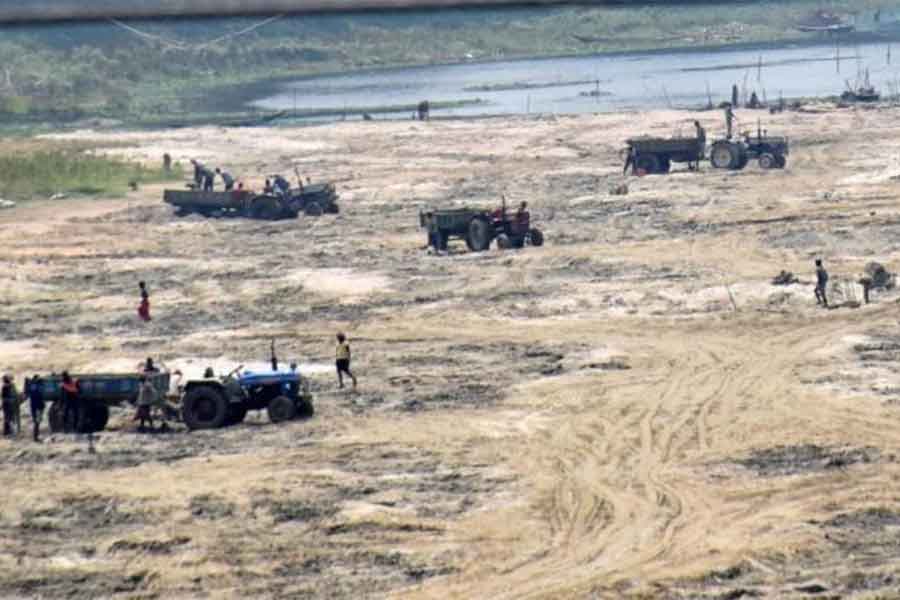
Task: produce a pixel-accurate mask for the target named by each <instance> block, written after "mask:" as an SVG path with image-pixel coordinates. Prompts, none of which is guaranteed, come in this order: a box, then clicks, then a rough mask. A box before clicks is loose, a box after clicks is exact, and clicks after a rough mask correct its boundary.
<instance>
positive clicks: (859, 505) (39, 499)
mask: <svg viewBox="0 0 900 600" xmlns="http://www.w3.org/2000/svg"><path fill="white" fill-rule="evenodd" d="M823 111H824V112H823V113H822V114H811V113H786V114H783V115H778V116H773V117H771V122H770V123H769V124H768V126H769V129H770V130H771V131H773V132H775V131H776V130H777V131H784V132H785V133H787V134H788V135H790V136H791V138H792V140H793V143H794V147H793V151H792V154H791V157H790V163H789V166H788V169H787V170H785V171H773V172H763V171H760V170H759V169H757V168H756V167H755V166H752V167H750V168H748V169H747V170H745V171H743V172H740V173H722V172H717V171H711V170H704V171H702V172H700V173H697V174H694V173H687V172H683V171H682V172H675V173H673V174H672V175H670V176H668V177H645V178H633V179H630V180H629V186H630V190H629V194H628V195H627V196H612V195H609V194H608V190H609V187H610V186H611V185H613V184H615V183H618V182H619V181H621V176H620V171H621V164H620V163H619V157H618V144H619V140H621V139H624V138H626V137H628V136H629V135H634V134H636V133H640V132H656V133H666V132H670V131H671V130H672V129H673V125H672V123H673V122H677V123H679V124H681V125H684V126H685V127H686V126H687V124H689V123H690V121H691V120H692V119H693V118H694V116H695V115H694V114H682V113H674V112H663V113H653V114H649V115H645V116H642V117H637V116H634V115H601V116H594V117H578V118H559V119H510V120H491V121H486V122H478V121H473V122H465V121H460V122H452V123H439V122H435V123H430V124H420V123H412V124H410V123H367V124H354V125H351V124H335V125H329V126H327V127H318V128H307V129H299V130H291V129H270V130H256V129H252V130H236V131H224V132H222V131H220V130H212V129H198V130H191V131H189V132H185V131H178V132H164V133H156V134H146V135H145V134H131V133H116V134H104V135H105V136H106V137H104V135H100V134H97V133H95V132H85V133H78V134H70V135H68V136H64V137H65V138H77V139H80V140H83V139H95V140H98V141H97V143H104V140H105V139H107V138H108V141H109V142H111V143H112V144H113V147H112V149H111V151H115V152H122V153H126V154H130V155H132V156H134V157H139V158H140V157H142V158H145V159H148V160H150V159H153V157H154V156H156V155H157V154H161V152H163V151H165V150H166V149H168V150H170V151H171V152H172V153H173V155H176V156H177V157H178V158H180V159H184V158H186V157H187V156H188V155H189V154H187V153H188V151H190V152H198V153H199V152H201V150H202V153H203V155H202V156H200V155H199V154H198V157H199V158H201V159H202V160H204V161H206V162H208V163H210V164H225V165H226V166H229V167H230V168H232V169H233V170H234V171H238V172H240V171H243V172H245V173H248V174H255V173H269V172H273V171H275V170H281V171H285V172H287V171H289V170H290V165H292V164H299V165H300V168H301V172H303V173H310V174H311V175H316V176H318V175H319V174H325V173H327V174H329V175H333V176H334V177H335V178H337V179H340V180H342V182H341V183H340V185H339V187H340V189H341V193H342V209H343V210H342V212H341V214H340V215H338V216H325V217H322V218H320V219H317V220H311V219H300V220H298V221H296V222H277V223H269V222H258V221H257V222H254V221H245V220H238V219H235V220H217V219H212V220H203V219H200V218H195V217H189V218H187V219H178V218H177V217H175V216H174V215H172V213H171V211H170V210H169V209H168V207H165V206H163V205H161V203H160V202H159V200H158V198H159V193H160V190H159V189H156V188H154V189H147V190H141V191H139V192H136V193H133V194H131V195H129V197H128V198H124V199H113V200H90V201H89V200H84V201H81V200H75V201H71V202H67V203H65V204H49V203H35V204H32V205H25V206H21V207H19V208H17V209H16V210H15V211H8V212H5V213H3V214H0V223H3V224H4V225H7V224H16V227H0V247H2V248H4V251H5V253H4V254H3V255H2V261H3V265H2V267H3V268H2V269H0V327H2V329H3V333H4V336H3V340H2V341H0V366H2V367H3V368H4V369H8V370H10V371H12V372H14V373H16V374H18V375H22V374H24V373H30V372H32V371H35V370H51V369H55V370H59V369H62V368H70V369H79V368H85V367H90V368H97V369H99V368H103V367H106V368H113V367H115V368H120V367H121V365H124V364H136V363H137V362H138V361H140V360H142V359H143V358H144V357H145V356H147V355H152V356H154V357H157V358H159V359H161V360H164V361H170V362H172V363H173V364H179V365H190V366H191V368H198V369H199V368H200V367H202V366H203V365H205V364H207V363H209V364H216V365H226V364H232V363H234V364H237V363H239V362H244V361H248V360H250V361H260V360H265V355H266V354H265V353H266V352H267V350H268V344H269V342H270V340H271V339H273V338H274V339H276V340H277V343H278V346H279V352H280V354H281V355H282V357H283V359H284V360H297V361H298V362H299V363H300V364H301V365H308V366H309V371H308V373H307V374H308V375H309V376H310V378H311V380H312V385H313V389H314V392H315V394H316V398H317V403H316V406H317V416H316V418H315V419H312V420H310V421H307V422H300V423H292V424H289V425H285V426H277V427H276V426H272V425H270V424H268V423H267V419H266V417H265V415H254V416H251V418H250V420H249V421H248V423H247V424H245V425H243V426H241V427H236V428H231V429H228V430H224V431H215V432H204V433H194V434H187V433H186V432H184V431H183V430H181V429H177V430H176V432H175V433H173V434H171V435H167V436H156V437H154V436H140V435H138V434H136V433H135V432H134V425H133V423H132V422H131V421H130V416H131V415H130V413H129V411H128V410H126V409H122V410H120V411H115V412H114V415H113V419H112V422H111V427H110V430H109V431H108V432H105V433H103V434H101V436H100V438H99V440H98V441H97V453H96V454H89V453H88V452H87V451H86V449H85V443H86V442H85V440H77V439H69V438H67V437H66V436H52V437H51V438H50V440H49V441H48V442H47V443H44V444H41V445H30V444H27V443H25V441H24V440H19V441H15V442H10V441H5V440H4V441H0V458H2V460H3V462H4V465H5V466H7V467H8V468H7V469H4V471H3V473H4V474H3V475H0V486H3V487H4V489H7V490H12V491H11V492H10V493H9V494H8V495H7V497H6V499H5V500H4V501H3V502H2V503H0V540H2V546H0V548H2V550H0V572H4V573H9V575H5V576H0V583H2V584H3V589H5V590H11V591H10V592H4V593H8V594H12V597H17V596H26V597H27V596H32V595H42V596H44V597H51V598H55V597H62V596H67V597H85V598H87V597H97V596H111V597H123V598H129V597H141V596H145V595H147V594H157V595H161V596H170V597H202V596H204V595H205V594H213V595H215V596H217V597H321V596H322V595H324V594H328V595H331V596H334V597H348V598H349V597H368V596H374V597H383V596H397V597H410V598H419V597H427V598H446V597H454V598H473V597H497V598H560V597H572V598H583V597H591V596H595V597H604V598H605V597H634V598H648V597H654V598H655V597H667V598H707V597H708V598H721V597H734V598H736V597H740V595H748V594H749V595H753V594H756V595H763V596H766V597H778V598H793V597H798V598H799V597H808V596H809V595H810V594H814V593H816V592H814V590H816V589H819V588H822V590H824V591H825V592H828V593H832V594H837V595H840V596H842V597H854V596H857V595H860V594H863V593H868V592H873V593H878V592H883V593H888V592H893V591H895V590H897V589H898V585H900V584H898V583H897V582H896V581H895V579H893V575H892V573H895V572H896V569H897V567H898V566H900V565H898V560H897V558H896V552H895V551H894V546H893V545H892V544H893V542H892V541H891V540H892V539H893V537H892V536H895V535H896V532H897V528H898V527H900V512H897V511H896V509H895V508H894V506H895V503H896V498H897V497H898V488H897V484H896V481H897V477H898V475H900V470H898V467H897V462H896V455H897V453H898V448H900V434H898V433H896V431H897V429H896V427H895V426H894V422H895V419H896V397H897V392H898V390H900V386H897V384H896V381H897V377H900V367H896V366H895V365H896V358H897V356H900V328H898V326H897V324H896V322H895V321H896V320H895V319H894V318H893V314H894V307H895V305H896V301H897V298H898V296H897V293H896V292H895V291H887V292H878V293H877V294H876V295H875V296H874V302H873V303H872V304H870V305H865V306H861V307H858V308H853V307H854V306H856V305H855V304H854V303H853V302H852V300H853V299H854V297H856V298H857V299H859V298H861V292H860V290H859V289H858V287H854V286H855V283H854V282H855V280H856V279H857V278H858V277H859V275H861V273H862V269H863V267H864V265H865V264H866V263H867V262H869V261H872V260H877V261H879V262H882V263H884V264H885V265H886V266H887V267H888V268H889V270H894V268H896V267H895V265H896V264H897V259H898V252H900V227H898V225H900V211H898V209H897V207H896V203H895V197H896V192H895V186H896V181H895V179H894V177H896V176H897V175H900V163H898V162H897V161H896V159H895V158H893V157H894V154H895V150H896V147H897V144H896V142H895V139H896V137H897V134H898V133H900V132H898V131H897V128H896V127H894V126H893V125H892V123H894V122H895V119H894V117H895V116H896V115H895V112H896V111H895V110H893V109H892V110H887V109H884V110H881V111H877V112H876V111H871V112H869V111H858V112H857V111H850V110H839V109H823ZM702 118H703V119H704V121H705V124H707V125H709V129H710V130H712V131H714V130H715V129H714V127H713V125H714V123H715V120H716V119H717V118H718V115H717V114H715V115H712V114H708V115H702ZM745 118H746V119H749V118H751V115H745ZM754 118H755V117H754ZM706 121H709V122H708V123H706ZM235 140H241V143H242V147H243V148H244V150H243V151H242V152H241V153H239V154H235V153H234V151H233V146H234V141H235ZM123 141H129V142H133V143H134V144H136V145H130V146H128V147H124V146H123V145H122V144H121V142H123ZM249 180H250V182H251V183H252V184H255V183H258V182H257V181H256V180H255V179H254V178H253V177H250V178H249ZM501 193H505V194H506V195H507V197H508V198H509V200H510V201H517V200H519V199H528V201H529V205H530V207H531V208H532V209H533V211H534V214H535V219H536V220H537V221H538V222H540V223H541V226H542V227H543V228H544V230H545V232H546V235H547V239H548V244H547V245H546V246H544V247H543V248H540V249H533V248H527V249H525V250H522V251H518V252H505V253H504V252H499V251H493V250H492V251H490V252H487V253H483V254H478V255H475V254H466V253H464V252H463V251H462V248H454V249H453V251H452V252H451V254H450V255H449V256H434V255H431V254H428V253H426V252H424V251H423V250H422V249H421V245H422V241H423V236H422V234H421V232H420V231H419V230H418V226H417V224H418V221H417V214H418V211H419V210H420V209H422V208H424V207H426V206H433V205H438V204H447V203H460V204H464V203H473V204H475V203H483V204H490V203H492V202H494V201H496V199H497V198H498V197H499V195H500V194H501ZM816 256H823V257H825V259H826V264H827V266H828V267H829V269H830V271H831V274H832V282H833V284H834V286H833V288H832V290H831V292H832V293H833V294H834V296H833V301H834V303H835V304H836V305H837V306H838V308H835V309H833V310H829V311H826V310H822V309H819V308H817V307H816V306H815V304H814V302H813V298H812V292H811V281H812V268H811V263H812V259H813V258H814V257H816ZM781 269H788V270H791V271H793V272H794V273H795V274H796V275H798V276H799V277H800V279H801V280H802V282H801V283H799V284H794V285H790V286H774V285H772V284H771V278H772V277H773V276H774V275H775V274H777V273H778V271H780V270H781ZM138 279H145V280H147V281H149V282H150V288H151V295H152V298H153V306H154V321H153V322H151V323H149V324H146V325H139V324H138V323H136V321H135V316H134V306H135V304H136V293H135V285H136V281H137V280H138ZM337 330H344V331H347V332H348V334H349V335H350V339H351V343H352V344H353V347H354V356H355V357H356V358H355V359H354V361H355V362H354V365H355V368H356V369H357V370H358V371H359V374H360V376H361V390H360V393H359V394H349V393H343V392H337V391H336V390H335V389H334V382H333V377H332V375H331V373H330V371H329V370H328V369H325V368H324V367H323V365H329V364H330V363H331V359H332V352H333V347H332V339H333V337H332V336H333V335H334V332H335V331H337ZM26 422H27V419H26ZM35 531H37V532H42V534H41V535H40V536H38V535H32V534H31V532H35ZM53 557H57V558H53ZM810 590H813V591H810ZM0 596H2V593H0ZM860 597H865V596H860Z"/></svg>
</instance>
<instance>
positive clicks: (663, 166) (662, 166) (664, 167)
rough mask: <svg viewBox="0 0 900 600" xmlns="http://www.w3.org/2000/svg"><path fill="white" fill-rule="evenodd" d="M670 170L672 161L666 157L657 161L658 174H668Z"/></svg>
mask: <svg viewBox="0 0 900 600" xmlns="http://www.w3.org/2000/svg"><path fill="white" fill-rule="evenodd" d="M671 170H672V161H671V159H669V157H668V156H664V157H663V158H662V160H661V161H659V172H660V173H668V172H669V171H671Z"/></svg>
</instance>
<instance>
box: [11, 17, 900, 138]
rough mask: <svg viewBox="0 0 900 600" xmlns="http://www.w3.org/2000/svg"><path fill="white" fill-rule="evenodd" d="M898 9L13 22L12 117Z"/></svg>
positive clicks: (135, 109) (712, 40)
mask: <svg viewBox="0 0 900 600" xmlns="http://www.w3.org/2000/svg"><path fill="white" fill-rule="evenodd" d="M895 6H896V0H831V1H830V2H823V1H822V0H782V1H774V0H764V1H760V2H739V3H735V2H728V1H723V2H721V3H719V4H715V3H711V4H705V3H704V4H693V3H692V4H685V5H679V6H672V5H665V4H662V5H661V4H636V3H633V4H629V5H627V6H621V5H616V6H589V7H587V6H575V7H572V6H565V7H530V8H492V9H468V10H465V9H454V10H444V11H436V12H397V13H391V14H375V13H368V14H358V15H319V16H294V17H284V18H281V19H279V20H276V21H273V22H269V23H266V24H265V25H263V26H261V27H259V28H257V29H252V30H250V31H248V32H245V30H248V29H250V28H251V27H252V26H253V25H254V24H259V23H260V22H261V20H260V19H250V18H235V19H195V20H160V21H149V22H131V23H128V24H127V25H125V24H123V25H116V24H114V23H111V22H104V23H66V24H60V25H41V26H33V27H22V26H18V27H5V28H3V36H2V40H0V65H2V67H0V125H6V126H7V128H8V127H9V126H11V125H15V124H23V123H25V124H27V123H41V122H46V121H53V122H59V121H72V120H78V119H82V118H86V117H91V118H95V117H107V118H114V119H123V120H126V121H128V122H129V123H149V124H154V123H160V122H166V121H169V120H172V119H179V118H185V119H188V118H191V117H195V116H196V115H198V114H200V113H203V114H208V115H213V114H223V113H225V114H227V113H235V112H241V111H246V110H247V109H246V106H245V103H246V102H247V101H248V100H250V99H251V98H254V97H258V96H259V95H262V94H265V93H266V92H269V91H271V90H272V84H273V83H272V82H274V81H278V80H285V79H290V78H296V77H301V76H309V75H315V74H321V73H333V72H345V71H351V70H359V69H370V68H383V67H389V66H408V65H423V64H435V63H450V62H460V61H467V60H496V59H507V58H522V57H535V56H559V55H576V54H591V53H600V52H617V51H630V50H649V49H660V48H697V47H702V46H709V47H713V46H723V45H730V44H739V43H759V42H776V41H788V40H791V41H798V40H799V41H802V40H814V39H817V38H816V34H804V33H800V32H798V31H797V30H796V29H795V28H794V25H796V24H797V23H798V22H800V21H801V20H803V19H804V18H805V17H808V16H809V15H810V14H811V13H813V12H814V11H816V10H820V9H826V10H829V11H832V12H834V13H837V14H839V15H844V16H846V17H847V18H848V19H849V18H851V15H853V18H854V20H855V23H856V27H857V30H858V32H859V33H857V34H855V35H856V36H857V37H856V38H855V39H860V38H861V37H862V38H865V36H869V37H871V36H873V35H875V34H876V31H880V32H881V33H883V34H884V35H887V36H890V35H896V32H897V31H900V14H898V13H896V12H892V10H893V7H895ZM877 9H881V10H882V11H883V15H882V16H881V19H880V21H879V22H877V23H876V22H875V19H874V13H875V11H876V10H877ZM128 28H133V29H128ZM891 31H894V32H895V33H893V34H892V33H891ZM242 32H243V33H242ZM229 36H230V37H229ZM850 39H853V38H850Z"/></svg>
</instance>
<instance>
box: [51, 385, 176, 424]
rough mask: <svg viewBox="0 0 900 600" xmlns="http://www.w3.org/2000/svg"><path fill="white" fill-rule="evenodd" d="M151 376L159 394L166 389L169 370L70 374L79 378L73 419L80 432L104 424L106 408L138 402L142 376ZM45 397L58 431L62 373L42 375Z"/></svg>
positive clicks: (62, 415) (165, 391)
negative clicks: (75, 412) (74, 417)
mask: <svg viewBox="0 0 900 600" xmlns="http://www.w3.org/2000/svg"><path fill="white" fill-rule="evenodd" d="M142 376H146V377H147V378H149V379H150V382H151V383H152V384H153V387H155V388H156V391H157V393H158V394H159V395H160V397H165V396H166V395H167V394H168V392H169V381H170V376H169V373H144V374H141V373H121V374H91V375H78V374H76V375H72V378H73V379H76V380H78V387H79V401H78V405H77V414H76V419H75V421H76V423H77V424H78V430H79V433H93V432H96V431H102V430H103V429H104V428H106V423H107V421H109V409H110V407H112V406H120V405H122V404H124V403H131V404H134V403H136V402H137V396H138V389H139V388H140V385H141V377H142ZM42 384H43V390H44V400H45V401H46V402H50V403H51V404H50V410H49V411H48V415H49V422H50V430H51V431H53V432H61V431H63V430H64V429H65V424H64V423H63V418H64V414H63V403H62V377H61V376H60V375H56V374H53V375H49V376H47V377H44V378H42Z"/></svg>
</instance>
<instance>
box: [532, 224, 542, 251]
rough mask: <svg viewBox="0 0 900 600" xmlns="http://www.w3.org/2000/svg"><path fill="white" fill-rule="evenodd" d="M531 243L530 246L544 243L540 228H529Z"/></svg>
mask: <svg viewBox="0 0 900 600" xmlns="http://www.w3.org/2000/svg"><path fill="white" fill-rule="evenodd" d="M530 233H531V245H532V246H536V247H537V246H543V245H544V234H543V233H542V232H541V230H540V229H537V228H532V230H531V232H530Z"/></svg>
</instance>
